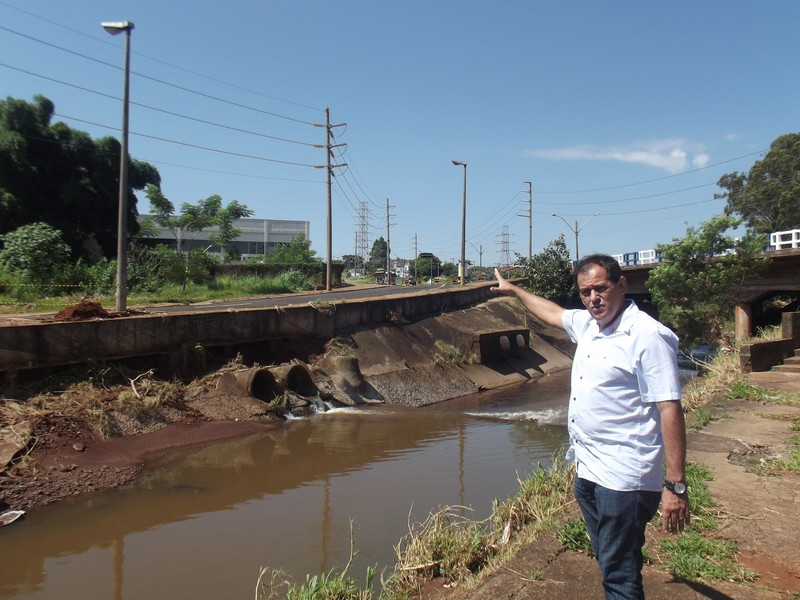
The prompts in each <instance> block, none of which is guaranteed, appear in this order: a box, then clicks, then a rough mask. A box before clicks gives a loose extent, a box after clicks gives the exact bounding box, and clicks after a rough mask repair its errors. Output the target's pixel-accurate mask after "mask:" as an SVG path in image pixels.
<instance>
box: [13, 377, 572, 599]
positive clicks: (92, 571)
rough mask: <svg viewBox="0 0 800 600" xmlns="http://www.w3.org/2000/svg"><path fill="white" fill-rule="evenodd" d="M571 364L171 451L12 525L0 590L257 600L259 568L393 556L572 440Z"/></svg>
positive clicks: (316, 566)
mask: <svg viewBox="0 0 800 600" xmlns="http://www.w3.org/2000/svg"><path fill="white" fill-rule="evenodd" d="M567 386H568V374H567V373H566V372H564V373H560V374H557V375H552V376H549V377H546V378H545V379H543V380H541V381H540V382H537V383H528V384H525V385H521V386H516V387H513V388H505V389H503V390H496V391H492V392H484V393H483V394H480V395H476V396H470V397H467V398H463V399H459V400H454V401H450V402H446V403H443V404H440V405H437V406H433V407H428V408H424V409H402V408H396V407H391V406H379V407H371V408H362V409H347V410H334V411H331V412H327V413H324V414H317V415H314V416H312V417H309V418H306V419H298V420H292V421H289V422H287V423H286V424H285V425H283V426H281V427H279V428H277V429H275V430H273V431H270V432H267V433H264V434H259V435H256V436H251V437H247V438H242V439H236V440H232V441H227V442H224V443H216V444H213V445H208V446H204V447H201V448H193V449H191V450H185V451H181V452H171V453H170V454H168V455H164V456H160V457H158V458H157V459H154V460H152V461H151V462H150V463H148V465H147V468H146V470H145V473H144V475H143V476H142V477H141V478H140V479H139V480H138V481H137V482H136V483H135V484H134V485H131V486H129V487H125V488H122V489H117V490H114V491H112V492H108V493H103V494H98V495H94V496H91V497H86V498H77V499H74V500H69V501H65V502H62V503H59V504H56V505H51V506H48V507H45V508H43V509H41V510H38V511H36V513H35V514H34V515H31V517H30V518H26V519H22V520H20V521H18V522H16V523H14V524H13V525H12V526H8V527H4V528H2V529H0V599H11V598H13V599H22V598H31V599H42V600H44V599H48V600H50V599H59V600H63V599H64V598H93V599H105V598H108V599H111V600H118V599H123V598H124V599H128V600H136V599H144V598H147V599H148V600H161V599H163V600H166V599H170V600H172V599H174V598H192V599H194V600H205V599H208V600H211V599H214V600H218V599H221V598H253V597H255V589H256V585H257V581H258V576H259V571H260V569H261V567H269V568H273V569H281V570H282V571H283V572H284V573H285V575H286V576H288V577H290V578H291V579H292V580H293V581H294V582H296V583H302V582H303V581H305V578H306V574H318V573H323V572H325V571H328V570H329V569H331V568H334V567H342V566H343V565H345V564H346V563H347V560H348V556H349V551H350V531H351V524H352V530H353V535H354V544H355V547H356V549H357V551H358V554H357V556H356V558H355V560H354V563H353V565H352V567H351V571H350V573H351V574H352V575H353V576H354V577H355V579H356V580H358V581H361V580H363V577H364V574H365V572H366V568H367V566H368V565H371V564H377V565H378V570H379V571H380V570H382V569H384V568H390V567H391V565H392V564H393V563H394V546H395V545H396V544H397V543H398V541H399V540H400V539H401V538H402V536H403V535H404V534H405V533H406V532H407V531H408V523H409V520H411V521H413V522H421V521H424V520H425V518H426V517H427V516H428V514H429V513H430V511H432V510H436V509H438V508H440V507H443V506H446V505H458V506H462V507H465V508H463V509H459V510H461V511H462V512H463V513H464V514H466V515H469V516H471V517H472V518H475V519H483V518H485V517H487V516H488V515H489V513H490V512H491V505H492V501H493V500H494V499H495V498H498V499H505V498H508V497H509V496H512V495H514V494H515V493H516V492H517V490H518V481H517V478H518V476H519V477H523V476H525V475H526V474H528V473H530V472H531V471H532V470H533V469H535V468H536V466H537V464H540V463H541V464H542V465H543V466H549V465H550V464H551V462H552V459H553V457H554V456H558V455H560V454H561V453H562V449H563V446H564V445H565V443H566V435H567V434H566V427H565V426H564V423H565V420H566V418H565V417H566V414H565V410H566V409H565V406H566V403H565V401H564V398H565V396H566V392H565V390H566V388H567Z"/></svg>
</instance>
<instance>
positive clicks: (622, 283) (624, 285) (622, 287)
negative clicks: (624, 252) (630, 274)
mask: <svg viewBox="0 0 800 600" xmlns="http://www.w3.org/2000/svg"><path fill="white" fill-rule="evenodd" d="M617 285H618V286H619V291H620V292H622V293H623V294H624V293H626V292H627V291H628V280H627V279H625V275H620V276H619V281H618V282H617Z"/></svg>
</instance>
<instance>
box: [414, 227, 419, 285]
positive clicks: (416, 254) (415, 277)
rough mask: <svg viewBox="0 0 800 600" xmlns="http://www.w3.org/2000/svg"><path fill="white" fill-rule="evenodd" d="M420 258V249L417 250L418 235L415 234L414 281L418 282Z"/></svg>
mask: <svg viewBox="0 0 800 600" xmlns="http://www.w3.org/2000/svg"><path fill="white" fill-rule="evenodd" d="M418 256H419V249H418V248H417V234H416V233H415V234H414V281H417V257H418Z"/></svg>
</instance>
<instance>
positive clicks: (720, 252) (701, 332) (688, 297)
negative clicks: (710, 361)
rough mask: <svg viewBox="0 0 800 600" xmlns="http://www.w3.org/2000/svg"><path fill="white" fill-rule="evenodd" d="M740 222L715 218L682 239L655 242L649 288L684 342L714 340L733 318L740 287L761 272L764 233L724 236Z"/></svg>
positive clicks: (662, 314) (661, 315) (662, 316)
mask: <svg viewBox="0 0 800 600" xmlns="http://www.w3.org/2000/svg"><path fill="white" fill-rule="evenodd" d="M739 224H740V221H739V220H738V219H735V218H734V217H731V216H730V215H727V216H716V217H712V218H711V219H709V220H708V221H706V222H705V223H703V224H701V226H700V227H699V228H697V229H695V228H693V227H689V228H687V230H686V235H685V236H684V237H683V238H675V239H674V240H673V241H672V243H671V244H662V245H659V246H657V250H658V251H659V252H660V253H661V263H659V265H658V266H657V267H656V268H655V269H653V270H652V271H651V272H650V275H649V277H648V278H647V287H648V288H649V290H650V292H651V294H652V295H653V303H654V304H655V305H656V307H657V308H658V314H659V319H660V320H661V321H662V322H664V323H665V324H666V325H668V326H669V327H671V328H672V329H674V330H675V332H676V333H677V334H678V337H679V338H681V346H682V347H691V346H692V345H694V344H696V343H700V342H709V343H715V342H717V341H718V340H719V339H720V338H721V337H722V333H723V331H724V327H725V322H726V321H729V320H730V319H732V318H733V309H734V306H735V304H736V301H735V297H736V291H737V290H738V289H739V287H740V286H741V285H742V282H743V281H744V279H745V278H746V277H748V276H753V275H757V273H758V272H759V270H760V269H761V268H763V265H764V262H765V259H763V258H759V257H758V253H759V251H760V249H761V248H763V245H764V237H763V236H745V237H744V238H742V239H740V240H738V241H737V240H735V239H734V238H732V237H730V236H729V235H726V232H727V231H728V230H729V229H733V228H736V227H738V226H739Z"/></svg>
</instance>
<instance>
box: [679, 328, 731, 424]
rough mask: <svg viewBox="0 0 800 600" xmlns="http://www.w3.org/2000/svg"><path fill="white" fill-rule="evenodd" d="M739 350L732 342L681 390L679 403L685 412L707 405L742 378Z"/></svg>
mask: <svg viewBox="0 0 800 600" xmlns="http://www.w3.org/2000/svg"><path fill="white" fill-rule="evenodd" d="M740 348H741V346H740V344H739V343H738V342H733V343H732V344H731V345H730V346H727V347H724V348H723V349H722V350H721V351H720V352H718V353H717V354H716V356H714V358H713V359H711V360H710V361H709V362H707V363H704V364H703V367H704V368H703V372H702V374H701V375H698V376H697V377H695V378H694V379H693V380H692V381H691V382H689V384H688V385H687V386H686V387H685V388H684V390H683V397H682V399H681V401H682V403H683V407H684V409H685V410H687V411H689V412H691V411H694V410H697V409H698V408H701V407H702V406H705V405H706V404H709V403H710V402H711V401H712V400H713V399H714V398H715V397H718V396H719V395H720V394H723V393H725V391H726V390H727V389H728V388H730V386H731V384H733V382H735V381H736V380H737V379H739V378H740V377H741V376H742V368H741V366H740V364H739V350H740Z"/></svg>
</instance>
